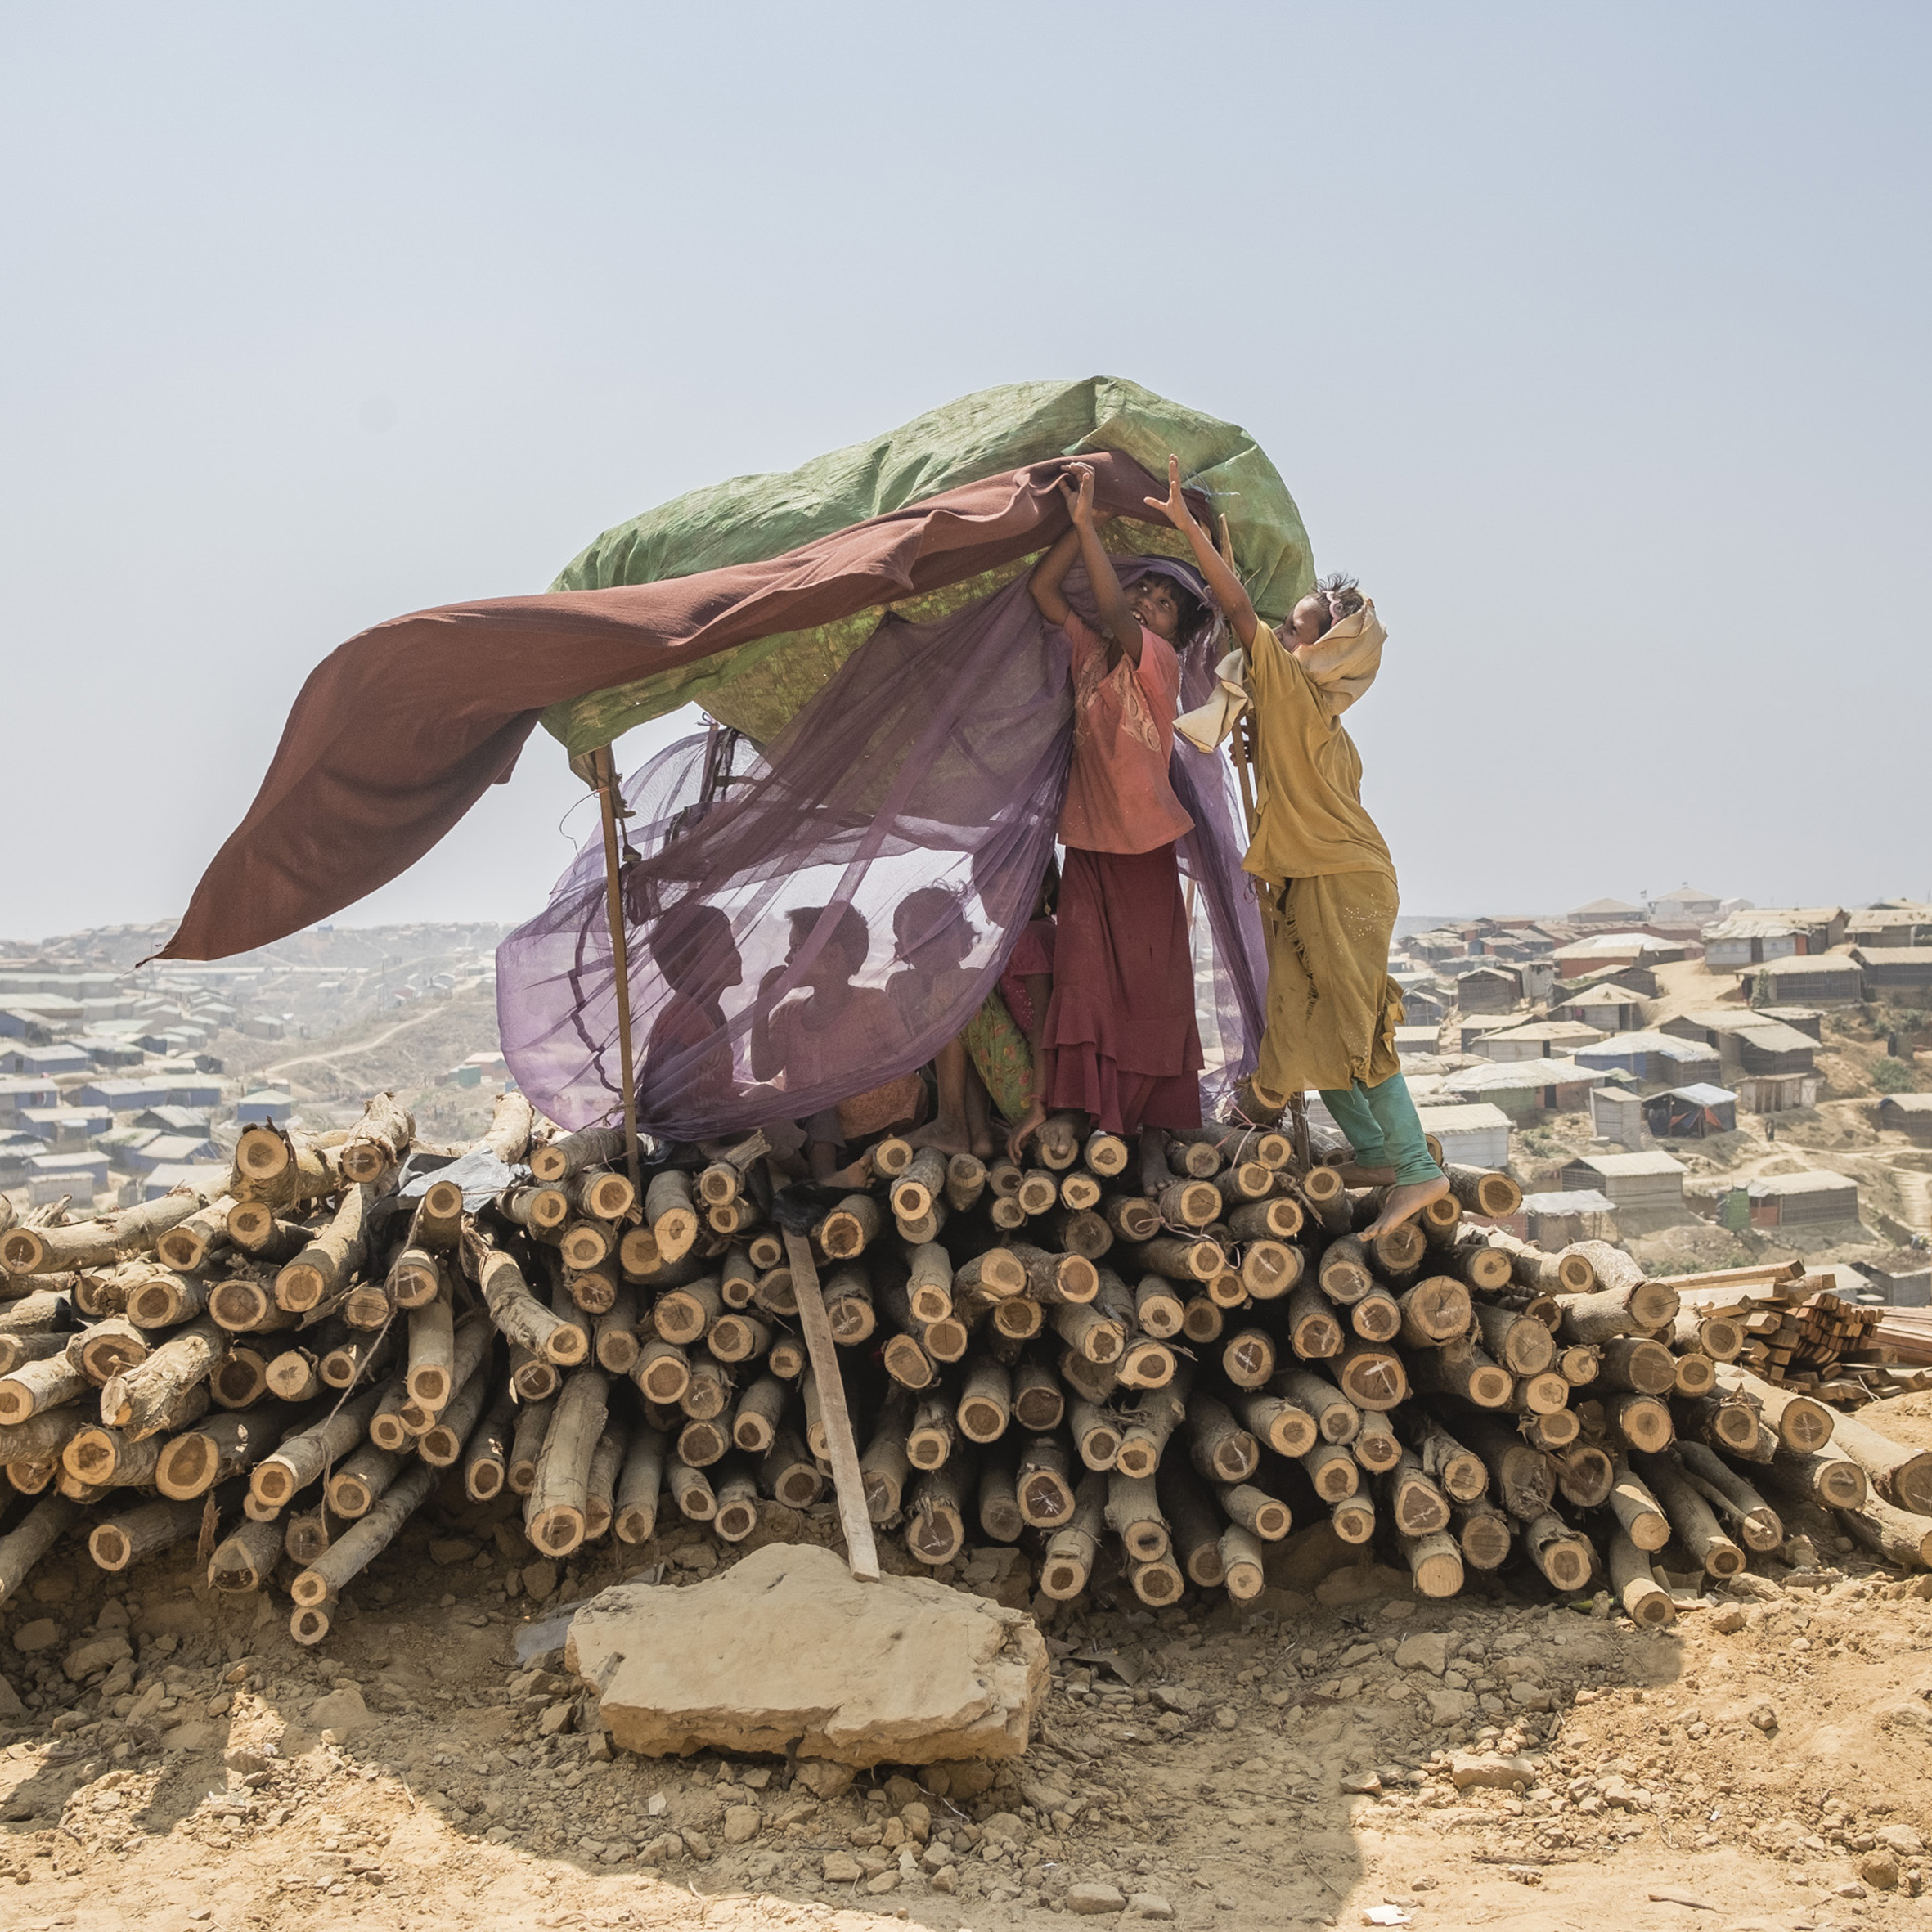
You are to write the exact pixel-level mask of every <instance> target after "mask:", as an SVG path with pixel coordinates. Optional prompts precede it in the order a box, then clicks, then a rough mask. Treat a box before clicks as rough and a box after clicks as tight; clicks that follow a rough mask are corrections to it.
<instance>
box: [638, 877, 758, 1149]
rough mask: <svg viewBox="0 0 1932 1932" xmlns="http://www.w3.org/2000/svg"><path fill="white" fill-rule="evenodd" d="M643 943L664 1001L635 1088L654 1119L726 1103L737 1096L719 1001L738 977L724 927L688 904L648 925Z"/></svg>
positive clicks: (711, 909)
mask: <svg viewBox="0 0 1932 1932" xmlns="http://www.w3.org/2000/svg"><path fill="white" fill-rule="evenodd" d="M645 944H646V946H648V947H649V950H650V955H651V958H652V959H653V960H654V962H655V963H656V965H657V968H658V972H660V973H663V976H664V983H665V984H666V985H667V986H669V987H670V988H671V997H670V998H669V999H668V1000H666V1001H665V1002H664V1007H663V1011H662V1012H661V1013H659V1014H658V1017H657V1018H656V1020H655V1021H654V1022H652V1026H651V1030H650V1036H649V1039H648V1040H646V1041H645V1049H644V1076H643V1078H642V1080H641V1081H640V1082H639V1085H640V1088H641V1090H643V1091H644V1092H645V1094H647V1095H648V1096H649V1099H650V1101H651V1103H652V1108H653V1111H654V1112H666V1111H675V1110H674V1109H672V1108H669V1107H668V1106H667V1103H671V1102H672V1101H674V1100H675V1101H677V1102H681V1103H686V1104H688V1103H691V1102H704V1101H717V1100H728V1099H730V1098H731V1097H732V1095H733V1094H734V1093H735V1086H734V1084H733V1081H732V1077H731V1041H730V1036H728V1034H727V1033H726V1022H725V1009H724V1006H723V1004H722V1003H721V1002H722V1000H723V997H724V995H725V994H726V992H727V991H729V990H730V988H731V987H733V986H736V985H737V984H738V983H739V981H740V980H742V979H743V978H744V961H743V960H742V959H740V958H739V954H738V946H737V942H736V941H735V940H734V939H733V938H732V937H731V922H730V919H728V918H726V915H725V914H724V913H723V912H722V911H721V910H720V909H719V908H718V907H717V906H715V905H699V904H698V903H697V902H696V901H690V900H687V901H685V902H684V903H683V904H681V905H674V906H672V908H671V910H669V911H668V912H667V913H665V914H663V917H662V918H661V919H658V920H657V921H656V922H655V923H654V924H653V925H652V927H651V929H650V933H649V937H648V939H647V940H646V941H645Z"/></svg>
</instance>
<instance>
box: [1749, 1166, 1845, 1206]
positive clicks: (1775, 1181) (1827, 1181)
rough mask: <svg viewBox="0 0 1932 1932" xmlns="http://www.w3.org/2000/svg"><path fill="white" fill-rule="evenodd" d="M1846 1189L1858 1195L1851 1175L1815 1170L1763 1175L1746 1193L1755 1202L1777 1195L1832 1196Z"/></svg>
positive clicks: (1820, 1169)
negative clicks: (1801, 1172) (1831, 1194)
mask: <svg viewBox="0 0 1932 1932" xmlns="http://www.w3.org/2000/svg"><path fill="white" fill-rule="evenodd" d="M1840 1188H1850V1189H1851V1190H1852V1192H1853V1193H1857V1192H1858V1183H1857V1182H1856V1181H1855V1180H1853V1179H1852V1178H1851V1177H1850V1176H1849V1175H1844V1174H1831V1173H1829V1172H1826V1170H1823V1169H1822V1168H1813V1169H1810V1170H1808V1171H1806V1172H1805V1173H1803V1174H1771V1175H1760V1176H1759V1178H1758V1179H1756V1180H1755V1181H1753V1182H1752V1183H1751V1184H1750V1186H1749V1187H1747V1188H1746V1189H1745V1192H1746V1193H1747V1194H1749V1195H1750V1197H1751V1199H1752V1200H1754V1201H1764V1200H1768V1199H1769V1198H1770V1197H1772V1196H1773V1195H1776V1194H1830V1193H1836V1192H1837V1191H1838V1190H1839V1189H1840Z"/></svg>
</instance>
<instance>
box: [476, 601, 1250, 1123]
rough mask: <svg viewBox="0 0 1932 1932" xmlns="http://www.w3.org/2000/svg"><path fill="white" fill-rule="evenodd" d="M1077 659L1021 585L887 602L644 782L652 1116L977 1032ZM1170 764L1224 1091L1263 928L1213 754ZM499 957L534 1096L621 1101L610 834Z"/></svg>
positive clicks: (631, 802) (510, 1022)
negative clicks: (860, 635)
mask: <svg viewBox="0 0 1932 1932" xmlns="http://www.w3.org/2000/svg"><path fill="white" fill-rule="evenodd" d="M1122 574H1123V576H1131V575H1132V574H1134V572H1133V571H1132V570H1130V569H1129V568H1123V570H1122ZM1080 590H1081V586H1080V584H1079V582H1078V579H1077V578H1073V579H1071V580H1070V581H1069V582H1068V585H1067V591H1068V594H1069V595H1070V596H1072V597H1074V598H1076V600H1077V599H1078V597H1079V595H1080ZM1219 651H1220V627H1219V626H1218V624H1217V625H1215V626H1214V627H1211V630H1210V631H1208V633H1207V634H1206V636H1202V637H1199V638H1197V640H1196V641H1195V642H1194V643H1193V645H1192V646H1191V647H1190V648H1189V649H1188V651H1187V652H1186V654H1184V658H1183V663H1182V703H1183V706H1184V708H1186V707H1190V706H1192V705H1193V704H1196V703H1200V702H1202V699H1205V697H1206V694H1207V693H1208V690H1209V689H1210V688H1211V681H1212V677H1213V665H1214V663H1215V658H1216V656H1217V655H1218V654H1219ZM1067 662H1068V660H1067V643H1066V640H1065V638H1064V636H1063V635H1062V634H1061V632H1060V631H1059V630H1058V628H1057V627H1049V626H1048V625H1047V624H1046V623H1045V622H1044V621H1043V620H1042V618H1040V614H1039V613H1038V611H1037V610H1036V609H1035V607H1034V604H1033V601H1032V599H1031V596H1030V595H1028V592H1027V585H1026V583H1025V582H1024V581H1023V580H1022V581H1021V582H1016V583H1014V584H1012V585H1009V586H1008V587H1007V588H1005V589H1004V590H1002V591H995V593H993V594H992V595H990V596H988V597H986V598H984V599H982V600H980V601H979V602H978V603H977V604H973V605H971V606H970V607H968V609H964V610H962V611H959V612H958V613H955V614H953V615H951V616H950V617H946V618H941V619H940V620H938V621H937V622H932V623H928V624H915V623H910V622H906V621H905V620H904V619H902V618H897V617H893V616H890V615H888V616H887V618H886V619H885V620H884V621H883V622H882V623H881V625H880V626H879V627H878V630H877V631H875V632H874V634H873V636H872V637H871V639H870V640H869V641H868V642H867V643H866V644H865V646H864V647H863V648H862V649H860V650H858V651H856V652H855V653H854V654H853V655H852V656H851V658H848V659H847V662H846V663H845V665H844V666H843V667H842V669H841V670H840V671H839V672H838V674H837V675H836V676H834V677H833V679H832V680H831V681H830V682H829V684H828V685H826V686H825V687H824V690H822V691H820V693H819V694H818V695H817V696H816V697H815V698H814V699H812V701H811V703H809V704H807V705H806V707H805V708H804V709H803V710H802V711H801V712H799V713H798V716H797V717H795V718H794V719H793V721H792V722H791V723H790V724H789V726H787V727H786V728H785V730H784V732H783V733H781V734H780V736H779V737H778V738H777V739H775V740H774V741H773V742H772V743H771V744H770V745H769V746H767V747H766V748H764V749H763V751H762V753H757V752H754V751H753V748H751V747H750V746H749V745H748V744H747V743H746V741H744V740H743V739H735V738H731V737H730V736H729V735H726V736H723V737H721V735H720V734H718V733H717V732H716V731H714V732H713V733H712V734H711V735H709V736H707V735H704V734H699V735H694V736H693V737H690V738H686V739H681V740H680V741H679V742H678V743H677V744H673V745H672V746H671V747H670V748H668V749H667V750H666V751H664V752H663V753H660V754H659V755H658V757H656V758H654V760H652V761H651V762H650V763H649V764H648V765H646V766H644V767H643V768H642V769H640V771H637V772H636V773H635V774H633V775H632V776H631V779H630V780H629V781H628V782H627V784H626V785H625V787H624V798H625V800H626V802H627V805H628V806H629V807H630V810H631V818H630V819H629V820H628V821H627V839H626V851H625V856H624V860H623V868H622V870H623V881H624V901H625V908H626V914H627V928H628V936H627V947H628V950H629V954H630V982H631V1037H632V1040H633V1041H634V1043H635V1048H636V1058H637V1064H638V1113H639V1120H640V1125H641V1126H642V1127H643V1129H644V1130H645V1132H647V1133H649V1134H652V1135H654V1136H655V1137H657V1138H658V1139H679V1140H690V1139H711V1138H713V1137H716V1136H720V1135H726V1134H735V1133H739V1132H744V1131H748V1130H750V1129H751V1128H753V1127H754V1126H762V1125H765V1124H767V1123H769V1122H771V1121H778V1120H781V1119H786V1120H804V1119H806V1118H808V1117H810V1116H811V1115H813V1114H815V1113H818V1112H822V1111H824V1110H825V1109H828V1108H833V1107H835V1106H836V1105H837V1103H838V1102H839V1101H840V1100H842V1099H847V1098H848V1097H850V1096H851V1095H852V1094H860V1093H864V1092H865V1091H868V1090H870V1089H871V1088H873V1087H875V1086H878V1085H881V1084H882V1083H883V1082H885V1081H888V1080H891V1079H893V1078H895V1077H896V1076H901V1075H902V1074H905V1073H907V1072H910V1071H912V1070H913V1069H914V1068H916V1067H919V1066H921V1065H922V1064H923V1063H925V1062H926V1061H928V1060H929V1059H931V1058H932V1056H933V1054H935V1053H936V1052H937V1049H939V1048H940V1047H941V1045H943V1044H944V1043H945V1042H946V1041H947V1040H950V1039H953V1038H954V1037H955V1036H957V1035H958V1034H959V1032H960V1031H962V1030H963V1029H964V1027H965V1025H966V1022H968V1020H969V1019H970V1018H972V1017H973V1013H975V1012H976V1011H977V1009H978V1007H979V1005H980V1004H981V1002H982V1000H984V999H985V997H986V993H987V991H988V990H989V989H990V988H991V986H992V985H993V983H994V982H995V980H996V979H997V977H998V976H999V974H1000V970H1001V968H1002V967H1003V966H1004V964H1005V961H1006V959H1007V956H1008V955H1009V953H1010V951H1011V950H1012V948H1013V943H1014V941H1016V940H1017V939H1018V937H1019V934H1020V932H1021V931H1022V928H1024V926H1025V925H1026V923H1027V919H1029V918H1030V917H1031V914H1032V912H1033V909H1034V906H1035V904H1036V900H1037V897H1038V893H1039V888H1040V878H1041V875H1042V874H1043V872H1044V870H1045V866H1046V863H1047V860H1049V857H1050V856H1052V854H1053V852H1054V828H1055V826H1056V824H1058V819H1059V813H1060V803H1061V798H1062V796H1063V793H1064V792H1065V789H1066V784H1067V767H1068V762H1069V760H1070V758H1071V757H1072V737H1073V733H1072V726H1073V714H1072V691H1071V687H1070V685H1069V681H1068V672H1067ZM1172 776H1173V780H1174V784H1175V790H1176V792H1177V793H1178V794H1179V798H1180V801H1181V802H1182V804H1183V805H1184V806H1185V807H1186V809H1187V811H1188V812H1189V814H1190V815H1192V816H1193V820H1194V822H1195V827H1196V829H1195V830H1194V832H1193V833H1191V834H1190V835H1189V836H1188V838H1186V839H1185V840H1184V841H1183V842H1182V847H1181V867H1182V874H1183V877H1184V880H1186V881H1187V882H1188V904H1189V906H1190V907H1191V909H1192V912H1193V930H1194V941H1195V959H1196V967H1197V975H1196V977H1197V986H1200V988H1201V990H1202V1000H1201V1007H1200V1021H1201V1033H1202V1049H1203V1053H1204V1055H1205V1058H1206V1066H1205V1067H1204V1069H1203V1072H1202V1100H1203V1104H1204V1105H1205V1106H1207V1107H1209V1108H1213V1107H1215V1106H1216V1105H1218V1104H1219V1103H1220V1101H1221V1100H1222V1099H1224V1097H1225V1096H1226V1094H1227V1093H1228V1091H1229V1089H1230V1088H1231V1087H1232V1085H1233V1081H1235V1080H1236V1079H1238V1077H1239V1076H1241V1075H1242V1073H1245V1072H1248V1071H1249V1070H1250V1069H1251V1067H1252V1066H1253V1063H1254V1052H1255V1048H1256V1045H1257V1044H1258V1042H1259V1040H1260V1030H1261V1020H1262V1004H1261V986H1262V983H1263V979H1264V966H1263V955H1262V949H1261V935H1260V919H1259V915H1258V913H1257V911H1256V905H1255V903H1254V899H1253V896H1252V893H1251V890H1250V889H1249V882H1248V880H1247V878H1246V876H1245V875H1244V874H1242V870H1241V857H1242V850H1243V846H1242V840H1241V838H1240V836H1239V834H1238V830H1237V820H1236V811H1235V804H1234V800H1233V792H1232V789H1231V784H1230V775H1229V770H1228V767H1227V766H1226V765H1225V763H1224V762H1223V761H1222V760H1221V759H1220V758H1219V757H1215V756H1214V755H1212V754H1203V753H1197V752H1195V751H1193V750H1192V749H1191V748H1188V747H1186V746H1184V745H1177V748H1176V749H1175V754H1174V762H1173V766H1172ZM496 976H497V977H496V1003H497V1012H498V1018H499V1021H500V1023H501V1034H502V1041H503V1052H504V1057H505V1060H506V1061H507V1062H508V1063H509V1066H510V1071H511V1072H512V1073H513V1074H514V1076H515V1077H516V1080H517V1082H518V1084H519V1086H520V1087H521V1088H522V1089H523V1092H524V1093H525V1094H527V1095H528V1097H529V1099H531V1101H532V1103H534V1104H535V1105H536V1106H537V1107H538V1108H541V1110H542V1111H543V1112H545V1113H546V1114H548V1115H549V1116H550V1118H551V1119H552V1120H555V1121H558V1122H559V1123H560V1124H561V1125H563V1126H566V1127H573V1128H574V1127H582V1126H591V1125H593V1124H595V1123H597V1122H600V1121H609V1120H613V1119H615V1118H616V1117H618V1111H619V1101H618V1093H619V1085H618V1040H617V1001H616V994H615V975H614V973H613V967H612V957H611V949H610V939H609V926H608V923H607V914H606V905H605V881H604V851H603V843H602V839H601V836H598V837H596V838H592V839H591V840H590V841H588V842H586V844H585V846H584V847H583V848H582V850H581V851H579V852H578V854H577V857H576V859H575V860H573V862H572V864H571V865H570V866H569V868H568V870H566V872H565V873H564V876H563V877H562V878H560V879H559V881H558V883H557V885H556V887H555V890H554V891H553V892H551V894H550V901H549V903H548V905H546V906H545V908H544V910H542V912H541V913H540V914H538V915H537V917H536V918H535V919H531V920H529V921H528V923H526V924H524V925H522V926H520V927H519V928H517V930H516V931H515V932H512V933H511V934H510V937H508V938H507V939H505V941H503V943H502V945H501V946H500V947H499V948H498V949H497V955H496ZM806 988H809V989H810V990H811V991H810V995H809V1000H808V1001H807V1000H804V999H803V998H802V997H794V995H798V994H799V990H800V989H806ZM761 992H762V995H763V997H762V999H761V997H760V995H761ZM818 1013H830V1015H831V1016H832V1017H831V1018H830V1019H829V1022H826V1023H824V1024H823V1025H822V1026H820V1027H816V1028H815V1027H813V1026H812V1025H811V1024H810V1023H808V1022H809V1018H812V1017H815V1015H816V1014H818Z"/></svg>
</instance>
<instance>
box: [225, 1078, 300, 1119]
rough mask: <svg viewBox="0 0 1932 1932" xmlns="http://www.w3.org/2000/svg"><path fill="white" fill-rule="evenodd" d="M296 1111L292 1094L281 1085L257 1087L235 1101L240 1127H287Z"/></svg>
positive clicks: (236, 1116) (236, 1115)
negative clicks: (282, 1088) (283, 1089)
mask: <svg viewBox="0 0 1932 1932" xmlns="http://www.w3.org/2000/svg"><path fill="white" fill-rule="evenodd" d="M294 1112H295V1102H294V1097H293V1096H292V1095H291V1094H285V1093H284V1092H282V1090H281V1089H280V1088H279V1087H257V1088H256V1089H255V1090H254V1092H253V1093H252V1094H243V1095H242V1097H241V1098H240V1099H239V1100H237V1101H236V1103H235V1124H236V1126H238V1127H285V1126H287V1125H288V1124H289V1121H290V1119H291V1118H292V1117H293V1116H294Z"/></svg>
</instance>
